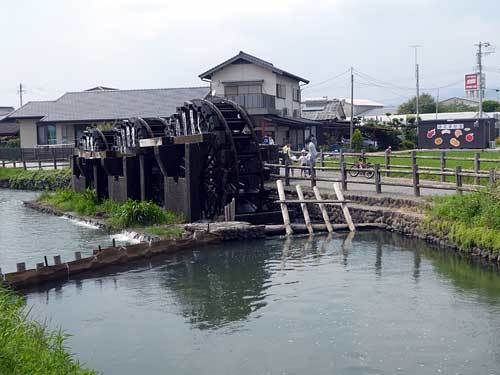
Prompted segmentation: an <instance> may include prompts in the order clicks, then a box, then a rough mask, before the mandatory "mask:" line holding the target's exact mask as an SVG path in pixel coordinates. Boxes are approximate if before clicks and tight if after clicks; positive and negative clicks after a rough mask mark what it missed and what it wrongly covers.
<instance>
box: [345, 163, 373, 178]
mask: <svg viewBox="0 0 500 375" xmlns="http://www.w3.org/2000/svg"><path fill="white" fill-rule="evenodd" d="M348 172H349V176H351V177H357V176H358V175H360V176H365V177H366V178H372V177H373V176H374V175H375V171H374V169H373V166H372V164H371V163H361V164H356V165H354V166H353V167H352V168H351V169H349V170H348Z"/></svg>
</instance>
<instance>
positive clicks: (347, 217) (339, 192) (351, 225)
mask: <svg viewBox="0 0 500 375" xmlns="http://www.w3.org/2000/svg"><path fill="white" fill-rule="evenodd" d="M333 189H334V190H335V194H336V195H337V199H338V200H339V201H344V203H341V204H340V207H341V208H342V212H343V213H344V218H345V220H346V221H347V225H348V226H349V230H350V231H351V232H354V231H355V230H356V227H355V226H354V223H353V222H352V217H351V213H350V212H349V207H347V203H345V198H344V193H343V192H342V189H340V186H339V184H338V183H337V182H334V183H333Z"/></svg>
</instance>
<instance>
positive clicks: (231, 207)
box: [229, 198, 236, 221]
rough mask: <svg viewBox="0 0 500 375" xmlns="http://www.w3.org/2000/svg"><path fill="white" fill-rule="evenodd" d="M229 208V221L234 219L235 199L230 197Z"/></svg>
mask: <svg viewBox="0 0 500 375" xmlns="http://www.w3.org/2000/svg"><path fill="white" fill-rule="evenodd" d="M229 208H230V215H231V217H230V219H231V221H234V220H235V219H236V199H234V198H233V199H232V200H231V203H230V205H229Z"/></svg>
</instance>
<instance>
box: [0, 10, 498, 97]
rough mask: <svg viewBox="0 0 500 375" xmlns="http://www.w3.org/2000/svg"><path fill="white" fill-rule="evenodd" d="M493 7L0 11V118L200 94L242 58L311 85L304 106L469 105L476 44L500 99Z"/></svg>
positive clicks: (490, 88)
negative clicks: (218, 70)
mask: <svg viewBox="0 0 500 375" xmlns="http://www.w3.org/2000/svg"><path fill="white" fill-rule="evenodd" d="M498 14H500V1H498V0H476V1H470V0H467V1H465V0H435V1H431V0H418V1H414V0H377V1H375V0H331V1H326V0H315V1H312V0H309V1H301V0H286V1H281V0H252V1H237V0H221V1H218V0H210V1H207V0H205V1H198V0H189V1H187V0H182V1H178V0H177V1H171V0H85V1H82V0H78V1H74V0H45V1H40V0H2V6H1V21H0V35H2V42H1V46H2V47H1V49H0V51H1V52H2V53H1V54H0V56H1V57H0V106H4V105H5V106H6V105H10V106H15V107H17V106H18V105H19V95H18V88H19V83H22V84H23V87H24V88H25V90H26V92H25V93H24V94H23V95H24V102H26V101H32V100H54V99H57V98H58V97H59V96H60V95H62V94H64V93H65V92H68V91H80V90H85V89H88V88H91V87H95V86H109V87H115V88H120V89H139V88H162V87H186V86H200V85H204V84H205V83H203V82H202V81H201V80H200V79H199V78H198V75H199V74H200V73H202V72H204V71H206V70H208V69H209V68H211V67H213V66H215V65H217V64H219V63H220V62H222V61H224V60H226V59H228V58H230V57H232V56H234V55H236V54H237V53H238V52H239V51H240V50H243V51H245V52H247V53H250V54H253V55H255V56H258V57H260V58H262V59H265V60H267V61H270V62H272V63H273V64H274V65H275V66H277V67H279V68H281V69H284V70H287V71H289V72H291V73H293V74H296V75H299V76H301V77H305V78H307V79H309V80H310V84H309V85H306V86H304V88H303V90H304V91H303V97H304V98H307V97H318V96H328V97H330V98H333V97H340V98H343V97H348V96H349V95H350V86H349V81H350V75H349V72H348V71H349V69H350V67H351V66H352V67H353V68H354V71H355V76H354V82H355V84H354V88H355V90H354V91H355V94H354V96H355V98H363V99H371V100H375V101H378V102H381V103H384V104H385V105H387V106H391V105H397V104H399V103H401V102H403V101H405V100H407V99H408V98H409V97H411V96H412V95H414V94H415V89H414V87H415V67H414V64H415V57H414V50H413V49H412V48H411V47H410V45H420V46H421V47H419V48H418V63H419V65H420V77H421V83H420V86H421V92H428V93H430V94H432V95H434V96H435V95H436V94H437V91H438V90H437V88H438V87H440V89H439V94H440V98H441V99H443V98H447V97H451V96H463V95H464V92H463V76H464V74H465V73H470V72H472V71H473V68H474V66H475V64H476V55H475V52H476V47H475V44H477V43H478V42H479V41H488V42H490V43H491V44H492V45H494V46H497V52H496V53H493V54H490V55H487V56H485V57H484V62H483V64H484V65H485V70H486V77H487V78H486V85H487V92H486V95H487V96H489V97H491V98H496V95H497V93H496V92H495V91H494V89H497V88H498V89H500V23H499V22H498V18H497V17H498Z"/></svg>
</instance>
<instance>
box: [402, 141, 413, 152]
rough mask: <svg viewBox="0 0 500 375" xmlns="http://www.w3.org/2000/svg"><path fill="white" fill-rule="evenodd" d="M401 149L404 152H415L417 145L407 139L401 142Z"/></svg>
mask: <svg viewBox="0 0 500 375" xmlns="http://www.w3.org/2000/svg"><path fill="white" fill-rule="evenodd" d="M400 147H401V149H402V150H413V149H415V143H413V142H412V141H409V140H407V139H405V140H404V141H402V142H401V146H400Z"/></svg>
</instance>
